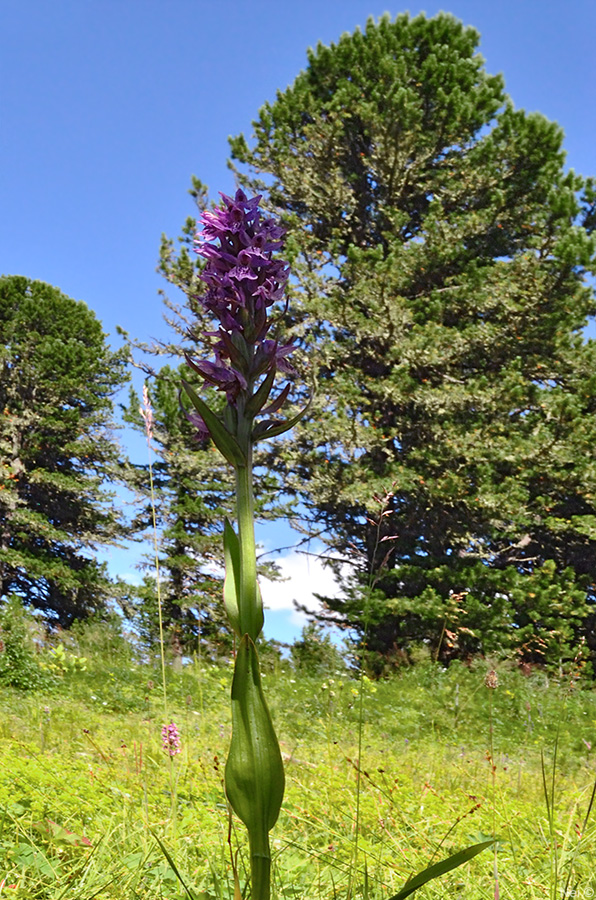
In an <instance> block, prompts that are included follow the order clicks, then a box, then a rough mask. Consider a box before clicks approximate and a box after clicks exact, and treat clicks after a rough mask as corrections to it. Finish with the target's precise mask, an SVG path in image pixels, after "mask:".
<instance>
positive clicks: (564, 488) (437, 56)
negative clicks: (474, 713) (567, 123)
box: [231, 14, 596, 661]
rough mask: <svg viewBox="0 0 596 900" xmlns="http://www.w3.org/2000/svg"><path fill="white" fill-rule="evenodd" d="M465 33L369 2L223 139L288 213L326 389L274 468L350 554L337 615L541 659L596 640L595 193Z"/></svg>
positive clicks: (386, 647) (382, 629)
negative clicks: (247, 128)
mask: <svg viewBox="0 0 596 900" xmlns="http://www.w3.org/2000/svg"><path fill="white" fill-rule="evenodd" d="M478 41H479V36H478V33H477V32H476V31H475V30H474V29H472V28H466V27H464V26H463V25H462V24H461V23H459V22H458V21H457V20H455V19H454V18H453V17H451V16H449V15H446V14H440V15H438V16H436V17H435V18H432V19H427V18H425V17H424V16H418V17H416V18H413V19H412V18H410V17H409V16H408V15H400V16H398V17H397V18H396V19H395V21H391V19H390V18H389V17H387V16H386V17H383V18H382V19H380V20H379V21H378V22H376V23H375V22H374V21H373V20H372V19H371V20H369V22H368V24H367V26H366V30H365V31H364V32H361V31H359V30H357V31H356V32H355V33H354V34H352V35H350V34H344V35H343V36H342V37H341V39H340V40H339V42H338V43H337V44H335V45H333V44H332V45H331V46H329V47H325V46H322V45H319V46H318V47H317V48H316V50H313V51H310V52H309V54H308V66H307V68H306V69H305V70H304V71H303V72H302V73H300V75H299V76H298V78H297V79H296V81H295V82H294V84H293V85H292V86H291V87H289V88H288V89H287V90H286V91H284V92H283V93H278V95H277V98H276V100H275V101H274V102H273V103H267V104H265V106H264V107H263V108H262V109H261V111H260V113H259V116H258V118H257V120H256V121H255V122H254V123H253V124H254V135H253V141H252V142H251V143H250V144H249V142H248V141H247V140H246V139H245V138H244V137H243V136H239V137H237V138H235V139H233V140H232V141H231V148H232V157H233V159H234V160H235V162H236V164H238V165H240V167H241V168H240V171H239V179H240V181H241V183H242V184H243V186H245V187H246V188H248V189H251V190H253V191H254V190H255V189H256V190H259V189H262V190H265V191H266V192H267V193H268V196H269V201H270V204H271V206H272V208H274V209H275V210H276V211H281V212H282V213H283V215H284V218H285V221H286V223H287V225H288V227H289V229H290V240H289V241H288V247H289V249H290V252H291V253H292V254H293V258H292V259H291V263H292V270H293V272H294V273H296V275H297V279H298V284H297V285H296V297H295V298H293V300H292V308H293V309H294V310H296V309H298V310H299V312H298V314H297V315H296V316H295V318H294V321H293V325H294V333H295V336H296V337H298V338H301V339H302V341H303V342H304V344H305V345H306V346H307V347H308V351H309V352H308V358H309V359H310V360H311V365H312V367H313V370H314V373H315V378H316V381H317V394H316V398H315V401H314V403H313V407H312V414H311V415H310V417H309V418H308V420H307V421H305V423H304V424H303V425H302V426H300V427H299V428H297V429H296V437H295V440H293V441H288V442H286V443H285V444H284V448H283V454H282V458H283V463H284V465H283V472H284V475H285V477H286V478H287V479H288V481H289V482H290V483H291V484H293V486H294V488H295V490H296V491H297V492H298V493H299V495H300V496H301V498H302V500H303V503H304V504H305V506H306V507H307V509H308V512H309V517H310V523H311V524H310V527H311V528H312V529H313V530H316V531H317V532H321V531H322V532H323V534H324V535H325V536H326V540H327V541H328V544H329V546H330V547H331V548H332V549H333V551H334V552H335V555H336V556H339V557H340V558H346V557H347V558H349V559H351V560H352V561H354V560H356V561H357V563H358V570H357V575H356V576H355V577H354V578H352V579H349V580H348V583H347V585H346V590H347V593H346V596H345V598H344V599H343V600H338V601H332V600H329V601H328V605H329V609H330V611H331V614H332V617H333V618H334V619H335V620H336V621H338V622H340V623H341V624H343V625H345V626H349V627H351V628H355V629H356V630H357V631H359V633H360V634H361V635H364V633H365V631H367V632H368V637H367V641H368V644H369V647H370V648H371V649H372V650H376V651H378V653H379V654H380V655H381V656H384V657H387V656H390V655H391V654H392V653H394V654H400V653H402V652H403V651H404V650H406V651H407V650H408V649H409V648H410V647H411V646H412V644H415V643H417V642H420V641H425V642H427V643H428V644H430V646H431V647H432V651H433V653H434V654H435V655H437V656H440V657H441V658H448V657H449V656H452V655H460V656H465V655H468V654H471V653H476V652H491V651H496V650H501V649H508V650H509V651H511V650H517V651H518V652H519V653H520V654H521V656H522V657H523V658H525V659H528V660H537V661H540V660H544V659H549V660H551V661H554V660H559V659H561V658H563V657H565V656H568V655H569V654H570V653H572V652H573V650H572V647H573V645H574V644H575V643H576V642H577V640H578V637H581V636H584V637H586V639H587V640H588V643H589V644H590V646H591V648H592V650H593V651H596V644H595V639H594V635H593V629H592V628H591V626H590V623H591V621H592V620H593V615H592V613H591V610H592V608H593V604H594V600H595V598H596V588H595V583H596V507H595V502H596V458H595V451H594V447H595V446H596V417H595V413H596V374H595V373H596V345H595V344H594V342H593V341H589V342H585V341H584V339H583V329H584V327H585V325H586V322H587V320H588V318H589V317H592V316H594V314H595V313H596V302H595V298H594V292H593V290H592V288H591V286H590V284H589V282H588V281H587V280H586V276H587V274H588V273H589V272H593V271H594V260H595V257H594V248H595V244H594V236H593V230H594V224H595V222H596V215H595V198H596V193H595V187H594V181H593V180H591V179H588V180H585V179H583V178H581V177H580V176H578V175H576V174H575V173H574V172H573V171H565V169H564V152H563V149H562V138H563V136H562V132H561V129H560V128H559V127H558V126H557V125H556V124H555V123H553V122H549V121H547V120H546V119H545V118H544V117H543V116H541V115H539V114H536V113H530V114H529V113H526V112H524V111H523V110H518V109H515V107H514V105H513V102H512V101H511V100H510V99H509V98H508V97H507V95H506V94H505V93H504V86H503V79H502V78H501V77H500V76H496V77H493V76H490V75H488V74H487V73H486V72H485V70H484V66H483V60H482V58H481V57H480V56H479V55H478V54H477V52H476V51H477V45H478ZM262 176H265V177H262ZM388 489H390V490H391V492H392V496H391V499H390V503H389V506H390V509H389V510H388V511H390V512H391V513H392V515H389V516H387V517H385V518H384V519H383V525H382V528H381V530H380V533H379V532H378V529H377V528H376V527H375V526H374V525H373V524H371V513H373V512H374V511H375V509H376V501H375V500H374V499H373V498H374V496H375V495H381V494H383V492H384V491H386V490H388ZM379 537H392V540H391V541H390V542H384V543H379ZM388 547H389V548H390V554H389V556H388V558H387V559H385V557H386V550H387V548H388ZM355 554H356V555H355ZM383 560H385V568H384V569H383V571H381V570H380V567H381V562H382V561H383ZM369 573H372V575H373V577H374V579H375V589H374V591H373V593H372V596H369V599H365V597H366V595H367V591H366V590H365V589H364V583H366V582H367V581H368V579H369Z"/></svg>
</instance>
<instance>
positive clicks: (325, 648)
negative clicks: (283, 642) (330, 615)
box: [290, 622, 346, 675]
mask: <svg viewBox="0 0 596 900" xmlns="http://www.w3.org/2000/svg"><path fill="white" fill-rule="evenodd" d="M290 659H291V661H292V665H293V666H294V668H295V669H296V671H299V672H303V673H304V674H307V675H325V674H328V673H331V672H335V671H337V670H343V669H345V667H346V664H345V662H344V659H343V657H342V655H341V653H340V651H339V649H338V647H336V645H335V644H334V643H333V641H332V640H331V637H330V635H329V634H326V633H325V632H324V630H323V628H322V627H321V626H320V625H317V624H316V623H315V622H310V623H309V624H308V625H305V627H304V628H303V629H302V636H301V638H300V640H298V641H294V643H293V644H292V646H291V647H290Z"/></svg>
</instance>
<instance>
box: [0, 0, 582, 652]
mask: <svg viewBox="0 0 596 900" xmlns="http://www.w3.org/2000/svg"><path fill="white" fill-rule="evenodd" d="M407 9H408V7H406V6H399V5H394V4H388V3H387V2H386V0H381V2H379V3H377V2H375V0H368V2H361V0H300V2H287V3H284V2H281V0H253V2H250V3H248V2H240V0H237V2H233V0H219V2H217V3H213V2H204V0H55V2H48V0H4V2H2V3H1V4H0V27H1V30H2V38H3V40H2V44H3V47H2V54H1V57H0V208H1V213H2V214H1V216H0V248H1V256H0V273H2V274H11V275H12V274H23V275H26V276H28V277H30V278H38V279H41V280H43V281H47V282H49V283H51V284H54V285H56V286H57V287H59V288H60V289H61V290H62V291H64V293H66V294H68V295H70V296H72V297H75V298H76V299H80V300H85V302H86V303H87V304H88V305H89V306H90V307H91V309H93V310H94V311H95V313H96V314H97V316H98V317H99V318H100V319H101V320H102V322H103V325H104V330H105V331H106V332H107V333H108V334H110V335H111V336H113V339H114V344H117V343H118V339H117V338H116V336H115V329H116V326H117V325H120V326H122V327H123V328H125V329H126V330H127V331H129V332H130V333H131V334H133V335H135V336H136V337H138V338H140V339H149V338H151V337H156V338H159V337H165V336H167V329H166V326H165V325H164V323H163V321H162V306H161V301H160V299H159V297H158V296H157V291H158V289H159V288H160V287H162V286H163V285H162V282H161V279H160V278H159V276H158V275H157V274H156V272H155V267H156V261H157V255H158V248H159V240H160V235H161V233H162V232H165V233H166V234H168V235H170V236H172V237H174V236H176V235H177V234H178V232H179V229H180V226H181V225H182V223H183V222H184V219H185V218H186V216H187V215H191V214H192V213H193V206H192V201H191V198H190V197H189V196H188V194H187V189H188V187H189V183H190V176H191V174H196V175H198V176H199V178H201V180H202V181H204V182H206V183H207V184H208V185H209V187H210V189H211V192H212V194H213V195H214V196H215V195H216V194H217V191H219V190H224V191H230V190H232V189H233V186H234V185H233V181H232V176H231V173H230V172H229V170H228V169H227V166H226V158H227V149H228V148H227V137H228V135H230V134H237V133H239V132H241V131H243V132H245V133H246V134H247V135H250V132H251V121H252V120H253V119H254V118H255V117H256V114H257V111H258V109H259V107H260V106H261V105H262V104H263V103H264V102H265V101H266V100H272V99H273V98H274V96H275V92H276V90H278V89H281V90H283V89H284V88H285V87H286V86H287V85H289V84H291V82H292V81H293V80H294V78H295V77H296V75H297V74H298V72H299V71H300V69H302V68H303V67H304V65H305V63H306V49H307V47H309V46H314V45H316V43H317V42H318V41H319V40H320V41H322V42H323V43H330V42H331V41H335V40H337V38H338V37H339V36H340V34H341V33H342V32H344V31H350V32H351V31H353V30H354V29H355V27H356V26H357V25H361V26H364V24H365V23H366V20H367V18H368V17H369V16H371V15H372V16H374V17H378V16H379V15H381V14H382V13H383V12H386V11H387V12H389V13H390V14H391V15H392V16H395V15H396V14H397V13H400V12H404V11H406V10H407ZM441 9H444V10H446V11H448V12H451V13H453V14H454V15H455V16H457V17H458V18H460V19H462V21H464V23H465V24H467V25H473V26H474V27H475V28H476V29H477V30H478V31H479V32H480V34H481V43H480V51H481V53H482V54H483V56H484V57H485V60H486V68H487V70H488V71H489V72H490V73H492V74H494V73H497V72H502V73H503V74H504V76H505V83H506V88H507V91H508V93H509V94H510V95H511V96H512V98H513V100H514V102H515V104H516V106H518V107H522V108H525V109H528V110H538V111H540V112H542V113H543V114H544V115H546V116H547V117H548V118H550V119H554V120H556V121H558V122H559V124H560V125H562V127H563V129H564V131H565V135H566V139H565V147H566V150H567V154H568V156H567V162H568V165H569V166H571V167H572V168H574V169H575V170H576V171H578V172H581V173H583V174H594V173H595V170H596V165H595V161H594V147H595V146H596V115H595V113H596V110H595V104H594V99H593V98H594V84H595V83H596V54H595V53H594V40H595V37H596V2H594V0H568V2H562V0H551V2H548V0H542V2H538V0H500V2H494V0H453V2H448V0H446V2H444V3H440V4H435V3H427V4H426V5H425V6H417V5H412V6H410V7H409V10H410V12H411V13H412V14H417V13H418V12H420V11H425V12H426V13H427V15H435V14H436V13H437V12H439V11H440V10H441ZM133 446H137V448H138V445H133ZM143 461H144V458H143ZM279 536H281V534H280V535H279ZM276 537H277V535H276V534H274V533H271V532H269V533H267V534H265V535H264V539H265V540H266V541H267V544H268V545H270V544H272V543H275V541H276ZM285 537H287V535H285V534H284V539H283V540H282V543H286V542H287V541H286V540H285ZM131 562H132V559H131V558H125V557H124V556H122V555H117V556H114V558H113V566H114V567H115V568H116V569H118V570H121V571H122V570H125V569H127V568H132V566H130V563H131ZM312 565H315V566H316V564H313V563H311V566H312ZM287 573H288V574H289V575H290V576H291V577H292V581H291V582H290V583H286V585H285V586H284V589H283V590H284V592H285V593H284V599H283V600H282V599H281V592H280V599H279V602H278V606H280V609H278V610H277V611H274V612H272V613H271V614H270V615H269V625H268V633H269V635H270V636H275V637H279V638H282V639H291V638H292V637H293V636H295V634H296V633H297V629H298V623H297V622H296V621H295V620H292V613H291V611H290V610H288V608H287V607H288V604H289V601H290V599H291V596H290V595H291V594H292V591H294V592H295V595H296V596H299V597H300V599H303V598H304V597H305V596H308V594H309V587H308V585H309V584H312V583H313V582H315V583H316V584H317V588H318V589H319V590H320V589H321V579H322V578H324V577H325V573H323V572H322V571H320V570H319V569H316V568H315V569H314V570H313V569H312V568H311V570H310V572H309V573H308V574H305V573H304V567H302V569H301V567H300V564H299V562H298V561H297V560H296V559H295V558H294V557H292V558H290V559H289V560H288V561H287ZM301 573H302V574H301ZM305 579H307V580H305ZM271 602H274V598H272V599H271ZM284 604H285V605H284Z"/></svg>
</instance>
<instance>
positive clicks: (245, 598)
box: [236, 454, 263, 641]
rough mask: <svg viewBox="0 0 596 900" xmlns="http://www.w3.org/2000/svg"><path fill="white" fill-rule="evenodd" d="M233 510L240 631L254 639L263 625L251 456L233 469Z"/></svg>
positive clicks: (248, 455)
mask: <svg viewBox="0 0 596 900" xmlns="http://www.w3.org/2000/svg"><path fill="white" fill-rule="evenodd" d="M236 510H237V518H238V543H239V545H240V586H239V594H240V596H239V604H238V605H239V609H240V620H241V624H242V629H241V630H242V631H243V632H244V633H245V634H250V636H251V638H252V640H253V641H256V639H257V638H258V636H259V634H260V633H261V629H262V628H263V604H262V601H261V595H260V592H259V587H258V584H257V558H256V552H257V546H256V541H255V514H254V497H253V486H252V459H251V454H247V462H246V466H241V467H238V468H237V469H236Z"/></svg>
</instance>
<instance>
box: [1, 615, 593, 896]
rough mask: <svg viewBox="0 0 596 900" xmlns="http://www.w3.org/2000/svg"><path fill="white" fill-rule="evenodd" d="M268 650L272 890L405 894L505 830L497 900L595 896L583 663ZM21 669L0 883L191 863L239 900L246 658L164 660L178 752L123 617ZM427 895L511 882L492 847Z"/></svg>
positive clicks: (146, 891)
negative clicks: (375, 676) (237, 763)
mask: <svg viewBox="0 0 596 900" xmlns="http://www.w3.org/2000/svg"><path fill="white" fill-rule="evenodd" d="M4 633H5V634H6V632H4ZM265 649H266V648H265ZM265 649H264V652H263V668H264V671H265V680H266V682H267V691H268V696H269V697H270V700H271V711H272V715H273V718H274V722H275V726H276V729H277V731H278V733H279V735H280V742H281V747H282V752H283V755H284V760H285V763H286V774H287V794H286V799H285V801H284V806H283V810H282V814H281V817H280V821H279V824H278V826H277V828H276V830H275V833H274V842H273V849H274V873H273V896H274V897H278V898H286V897H287V898H290V897H309V898H316V900H318V898H321V900H323V898H325V900H327V898H336V897H342V898H344V897H365V898H366V897H368V898H370V900H373V898H374V900H376V898H379V900H380V898H388V897H390V896H392V894H394V893H396V892H397V891H398V890H399V888H400V887H402V886H403V884H404V883H405V881H406V880H407V878H408V876H409V875H411V874H412V873H414V872H417V871H419V870H420V869H422V868H424V867H425V866H427V865H428V864H429V863H430V862H431V861H433V860H434V861H438V859H441V858H444V857H445V856H447V855H449V853H453V852H456V851H457V850H458V849H460V848H462V847H464V846H468V845H470V844H472V843H476V842H479V841H481V840H483V839H486V838H490V837H491V836H493V834H495V835H497V836H498V837H499V844H498V852H497V854H496V860H497V870H496V871H497V879H498V886H499V891H500V894H499V896H500V897H501V898H512V900H513V898H515V900H525V898H528V900H529V898H542V897H548V898H554V897H559V896H565V895H567V896H574V894H572V891H573V890H575V891H576V894H575V896H583V894H582V893H580V891H582V890H583V891H584V892H586V893H585V896H591V895H590V894H589V890H590V889H591V885H592V882H591V881H590V878H591V876H592V866H591V858H592V856H593V853H594V843H595V838H594V828H593V826H592V825H591V824H590V822H588V824H587V825H586V823H585V821H584V820H585V819H586V816H587V813H588V810H589V806H590V799H591V794H592V788H593V782H594V777H595V774H594V769H595V765H594V760H593V752H592V746H594V752H595V753H596V742H595V740H594V739H595V733H596V695H595V694H594V692H593V690H592V689H591V685H590V683H589V682H588V681H584V680H583V679H582V676H581V675H580V672H579V668H580V667H579V666H578V665H575V666H574V667H573V668H572V670H571V671H566V672H562V673H556V674H553V673H547V672H546V671H544V670H540V669H533V670H532V671H530V672H527V673H526V674H522V673H521V672H520V670H519V669H517V668H516V667H514V666H512V665H510V664H507V663H499V664H497V663H495V662H491V661H489V660H478V661H476V662H475V663H474V664H473V665H472V666H470V667H467V666H465V665H463V664H462V663H460V662H454V663H452V664H451V665H450V666H449V667H448V668H444V667H443V666H442V665H440V664H437V663H435V662H434V661H433V660H432V659H429V658H424V654H423V653H422V652H421V654H420V655H421V658H420V660H419V661H418V662H417V664H416V665H415V666H412V667H404V668H403V669H401V670H399V671H396V673H395V674H394V675H393V676H391V677H388V678H386V679H385V680H380V681H376V682H373V681H370V680H368V679H367V678H366V677H365V678H364V679H363V680H360V679H359V678H358V674H357V672H356V670H355V669H352V668H350V666H349V665H347V664H346V663H345V662H344V661H343V658H342V656H341V655H340V654H339V653H338V652H337V651H336V650H334V648H333V647H332V645H330V644H329V643H326V644H325V643H323V644H321V642H320V641H319V642H317V638H316V635H315V634H313V633H312V631H311V632H310V636H309V638H308V641H306V642H304V641H303V642H302V645H301V648H300V649H299V650H298V651H297V652H295V653H294V655H293V657H292V655H290V658H289V659H283V658H281V657H280V656H279V654H278V653H277V652H276V650H275V648H274V647H271V648H269V652H265ZM309 649H310V651H311V655H310V657H309V654H308V651H309ZM3 652H4V653H6V652H7V651H6V649H5V650H4V651H3ZM0 655H1V654H0ZM19 667H20V670H22V671H23V672H24V673H25V674H24V680H21V681H19V682H18V687H11V686H9V684H8V683H7V682H10V680H11V679H10V678H9V677H8V675H7V671H8V670H5V671H4V672H3V674H2V676H1V677H2V679H3V681H4V687H3V690H2V694H1V700H0V703H1V715H0V754H1V757H2V764H1V766H0V807H1V814H0V822H1V832H0V845H1V857H2V866H3V871H2V873H1V876H0V885H2V888H1V889H0V893H1V894H2V895H5V896H9V897H13V898H15V900H16V898H20V900H24V898H40V900H41V898H44V900H46V898H47V900H50V898H51V900H58V898H69V900H92V898H101V900H120V898H122V900H124V898H127V900H129V898H139V900H141V898H142V900H149V898H151V900H154V898H164V900H165V898H172V900H173V898H182V897H186V896H188V894H187V893H186V892H185V889H184V887H183V886H182V885H181V883H180V881H179V880H178V876H177V874H176V872H175V871H174V868H173V867H172V865H171V864H170V862H174V866H175V868H176V869H177V870H178V872H179V874H180V875H182V877H183V878H184V881H185V883H186V885H187V888H188V889H189V891H190V893H191V894H192V896H194V897H195V898H197V900H207V898H209V900H211V898H218V900H219V898H221V900H224V898H230V900H232V898H234V897H235V894H234V876H233V869H234V866H236V867H237V869H238V872H239V878H240V881H241V882H243V881H244V875H245V871H244V869H245V866H246V864H247V862H246V847H245V837H244V835H243V833H242V830H237V829H236V826H235V825H234V823H233V822H232V821H231V820H230V817H229V813H228V808H227V805H226V801H225V796H224V791H223V787H222V778H223V760H224V759H225V754H226V752H227V748H228V745H229V738H230V709H229V706H230V704H229V692H230V681H231V675H232V666H231V665H230V664H229V662H228V661H226V660H223V661H220V662H218V663H215V662H212V661H209V660H206V659H204V658H201V657H200V656H197V657H195V658H193V659H192V660H188V661H187V662H186V663H185V664H184V665H176V664H175V663H174V662H173V661H171V662H170V663H169V664H168V666H167V694H168V705H169V711H168V712H169V718H170V719H171V720H173V721H174V722H175V723H176V724H177V726H178V729H179V731H180V734H181V742H182V750H181V752H180V754H178V755H176V756H174V757H173V758H170V756H169V755H168V754H167V753H166V752H164V750H163V748H162V742H161V729H162V726H163V725H164V723H165V719H164V706H163V692H162V687H161V672H160V666H159V663H158V661H155V664H153V663H152V662H150V661H149V660H147V659H146V658H145V659H142V658H141V657H140V655H139V653H138V651H137V650H136V649H135V646H134V644H133V643H132V642H131V641H129V640H127V639H126V638H124V637H123V636H122V635H121V633H120V631H119V628H118V625H117V623H113V624H112V625H110V624H106V623H90V624H87V625H85V626H81V627H77V628H75V629H73V630H72V631H71V632H70V633H63V634H62V635H61V638H60V640H59V641H58V642H55V643H54V646H53V648H52V647H49V646H44V647H43V648H39V647H38V648H37V651H36V650H35V649H34V648H33V646H32V645H30V646H29V650H28V652H25V653H24V654H22V655H21V658H20V660H19V661H17V662H16V663H14V664H13V672H14V671H16V669H18V668H19ZM493 670H494V671H496V673H497V676H498V684H497V686H496V687H492V688H491V687H489V686H487V676H488V675H489V673H490V672H491V671H493ZM27 679H29V681H28V682H27ZM491 683H492V684H494V680H492V679H491V678H490V677H489V678H488V684H491ZM28 687H29V688H30V689H27V688H28ZM360 688H362V691H363V697H362V699H363V704H362V710H360V697H359V690H360ZM360 721H362V734H361V751H362V756H361V761H360V764H359V763H358V744H359V722H360ZM541 755H543V757H544V767H543V765H542V763H541ZM545 789H546V796H548V803H547V801H546V797H545ZM358 793H359V801H358V800H357V794H358ZM357 806H359V824H358V850H357V856H355V834H356V822H355V817H356V808H357ZM549 810H550V812H549ZM160 842H161V843H162V844H163V847H165V849H166V850H167V852H168V853H169V854H170V862H168V859H167V858H166V856H165V855H164V851H163V849H162V847H160ZM420 895H421V896H422V897H426V898H429V900H430V898H439V897H462V898H463V897H465V898H469V900H475V898H485V897H486V898H489V897H490V898H493V897H495V896H497V895H496V894H495V863H494V857H493V855H492V854H491V852H490V851H489V852H485V853H483V854H481V855H480V856H479V857H477V858H476V859H474V860H473V861H471V862H470V863H469V864H468V865H467V866H463V867H460V868H458V869H456V870H455V871H454V872H452V873H449V874H447V875H446V876H444V877H443V878H442V879H440V880H437V881H435V882H432V883H431V884H429V885H428V886H426V887H425V888H423V889H421V891H420Z"/></svg>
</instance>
